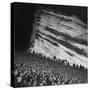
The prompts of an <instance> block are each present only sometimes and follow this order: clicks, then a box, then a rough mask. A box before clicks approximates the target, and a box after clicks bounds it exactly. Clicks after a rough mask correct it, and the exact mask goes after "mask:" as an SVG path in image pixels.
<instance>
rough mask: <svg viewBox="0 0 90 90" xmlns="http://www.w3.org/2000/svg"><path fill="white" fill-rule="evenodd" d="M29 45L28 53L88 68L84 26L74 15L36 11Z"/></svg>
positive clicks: (42, 10) (51, 11)
mask: <svg viewBox="0 0 90 90" xmlns="http://www.w3.org/2000/svg"><path fill="white" fill-rule="evenodd" d="M30 42H31V43H32V44H33V46H32V47H30V48H29V51H30V52H33V51H35V53H41V54H42V55H43V56H46V57H50V58H53V57H56V59H60V60H67V61H68V62H69V63H70V65H72V64H73V63H74V64H76V65H78V66H80V65H82V66H84V67H85V68H87V67H88V60H87V58H88V52H87V51H88V44H87V25H86V24H85V23H84V22H82V21H81V20H80V19H79V18H78V17H76V16H75V15H72V16H68V15H64V14H62V13H58V12H55V11H54V10H49V9H41V10H38V11H37V12H36V14H35V21H34V24H33V33H32V38H31V40H30Z"/></svg>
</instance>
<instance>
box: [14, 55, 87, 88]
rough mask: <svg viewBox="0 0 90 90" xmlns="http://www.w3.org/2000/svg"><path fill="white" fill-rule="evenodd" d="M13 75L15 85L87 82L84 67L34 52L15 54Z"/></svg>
mask: <svg viewBox="0 0 90 90" xmlns="http://www.w3.org/2000/svg"><path fill="white" fill-rule="evenodd" d="M83 72H84V73H83ZM82 73H83V74H82ZM13 75H14V86H15V87H29V86H48V85H49V86H50V85H62V84H79V83H87V70H86V69H85V70H80V69H77V68H73V67H71V66H69V65H65V64H64V63H60V62H57V61H54V60H53V61H52V60H48V59H45V58H43V57H40V55H35V54H30V55H26V54H25V55H16V56H15V57H14V70H13ZM81 75H82V76H81Z"/></svg>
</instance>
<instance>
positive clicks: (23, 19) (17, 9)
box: [13, 3, 87, 50]
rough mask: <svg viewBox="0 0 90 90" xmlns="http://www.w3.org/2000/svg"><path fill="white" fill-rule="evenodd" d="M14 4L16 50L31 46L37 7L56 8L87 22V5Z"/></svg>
mask: <svg viewBox="0 0 90 90" xmlns="http://www.w3.org/2000/svg"><path fill="white" fill-rule="evenodd" d="M13 5H14V32H15V33H14V35H15V38H14V39H15V50H27V49H28V48H29V43H30V36H31V33H32V23H33V21H34V15H35V12H36V11H37V9H39V8H40V7H45V8H50V9H55V10H56V11H57V12H58V11H59V12H62V13H65V14H68V15H72V14H74V15H76V16H78V17H79V18H80V19H81V20H82V21H84V22H85V23H87V7H74V6H61V5H57V6H56V5H51V6H50V5H43V4H42V5H41V4H29V3H28V4H27V3H13Z"/></svg>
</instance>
